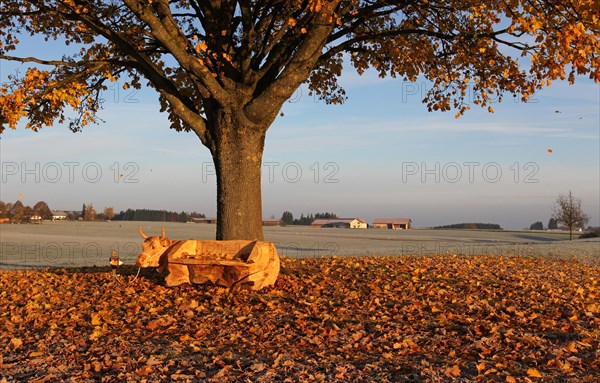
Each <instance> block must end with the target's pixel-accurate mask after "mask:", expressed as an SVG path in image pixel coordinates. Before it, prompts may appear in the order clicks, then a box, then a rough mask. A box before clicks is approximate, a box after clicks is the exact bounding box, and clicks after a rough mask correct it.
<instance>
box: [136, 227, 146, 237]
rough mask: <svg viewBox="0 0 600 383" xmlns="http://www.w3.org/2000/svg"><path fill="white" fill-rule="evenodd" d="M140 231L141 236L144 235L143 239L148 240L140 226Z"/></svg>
mask: <svg viewBox="0 0 600 383" xmlns="http://www.w3.org/2000/svg"><path fill="white" fill-rule="evenodd" d="M138 230H139V231H140V234H141V235H142V238H144V239H146V238H148V236H147V235H146V234H144V232H143V231H142V227H141V226H138Z"/></svg>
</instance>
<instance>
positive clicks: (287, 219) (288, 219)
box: [281, 211, 294, 225]
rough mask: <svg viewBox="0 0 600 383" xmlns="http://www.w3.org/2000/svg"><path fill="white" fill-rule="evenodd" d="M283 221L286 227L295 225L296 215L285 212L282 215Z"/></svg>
mask: <svg viewBox="0 0 600 383" xmlns="http://www.w3.org/2000/svg"><path fill="white" fill-rule="evenodd" d="M281 221H282V222H283V223H284V224H285V225H293V224H294V215H293V214H292V213H291V212H289V211H284V212H283V214H282V215H281Z"/></svg>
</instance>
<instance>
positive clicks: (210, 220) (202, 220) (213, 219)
mask: <svg viewBox="0 0 600 383" xmlns="http://www.w3.org/2000/svg"><path fill="white" fill-rule="evenodd" d="M192 222H194V223H217V217H209V218H192Z"/></svg>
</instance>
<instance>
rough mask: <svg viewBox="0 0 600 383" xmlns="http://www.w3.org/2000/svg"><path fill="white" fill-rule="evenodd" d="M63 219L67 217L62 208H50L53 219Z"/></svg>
mask: <svg viewBox="0 0 600 383" xmlns="http://www.w3.org/2000/svg"><path fill="white" fill-rule="evenodd" d="M65 219H67V213H65V212H64V211H62V210H52V220H53V221H63V220H65Z"/></svg>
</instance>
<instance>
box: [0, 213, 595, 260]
mask: <svg viewBox="0 0 600 383" xmlns="http://www.w3.org/2000/svg"><path fill="white" fill-rule="evenodd" d="M162 225H164V227H165V230H166V233H167V235H168V236H169V237H170V238H173V239H188V238H194V239H214V237H215V225H204V224H185V223H160V222H44V224H42V225H2V226H0V267H2V268H44V267H65V266H94V265H98V266H100V265H102V266H104V265H106V263H107V262H108V258H109V256H110V253H111V251H116V252H117V253H118V254H119V256H120V257H121V259H122V260H123V261H124V262H125V263H127V264H133V263H134V262H135V259H136V258H137V255H138V254H139V252H140V249H141V247H140V244H141V242H142V238H141V237H140V235H139V233H138V231H137V227H138V226H141V227H142V229H143V230H144V232H145V233H146V234H148V235H153V234H158V233H160V230H161V226H162ZM264 231H265V239H266V240H267V241H271V242H274V243H275V245H276V247H277V250H278V253H279V254H280V255H282V256H287V257H318V256H330V255H341V256H347V255H374V254H376V255H425V254H429V255H434V254H441V255H444V254H446V255H447V254H458V255H544V256H565V257H568V256H584V258H587V259H591V260H595V259H596V258H597V257H598V254H600V242H598V241H585V242H584V241H574V242H569V241H566V240H567V239H568V234H567V233H565V232H541V231H540V232H538V231H485V230H425V229H416V230H402V231H399V230H384V229H368V230H351V229H316V228H310V227H304V226H300V227H299V226H289V227H265V228H264ZM594 253H595V255H596V257H594Z"/></svg>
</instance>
